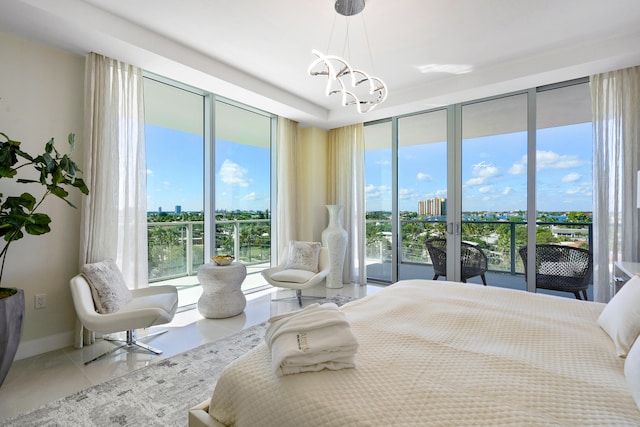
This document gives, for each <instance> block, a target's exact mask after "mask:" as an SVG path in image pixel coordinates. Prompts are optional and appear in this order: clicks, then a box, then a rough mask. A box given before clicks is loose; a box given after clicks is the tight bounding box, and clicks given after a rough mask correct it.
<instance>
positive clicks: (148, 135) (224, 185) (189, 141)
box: [145, 124, 271, 212]
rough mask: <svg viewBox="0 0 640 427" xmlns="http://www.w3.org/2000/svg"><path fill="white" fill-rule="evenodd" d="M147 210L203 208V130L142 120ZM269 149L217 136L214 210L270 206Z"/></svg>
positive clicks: (259, 208) (167, 210)
mask: <svg viewBox="0 0 640 427" xmlns="http://www.w3.org/2000/svg"><path fill="white" fill-rule="evenodd" d="M145 139H146V146H147V211H154V212H155V211H158V208H162V211H163V212H173V211H174V209H175V207H176V206H178V205H179V206H181V209H182V211H196V212H201V211H203V206H204V203H203V194H204V184H203V182H204V172H203V171H204V163H203V158H204V154H203V137H202V135H196V134H191V133H187V132H181V131H177V130H173V129H167V128H163V127H159V126H154V125H149V124H147V125H146V126H145ZM270 164H271V161H270V152H269V150H268V149H266V148H261V147H255V146H250V145H246V144H237V143H235V142H230V141H224V140H217V141H216V152H215V184H216V201H215V203H216V210H244V211H250V210H256V211H257V210H259V211H264V210H266V209H270V191H269V189H270V185H269V181H270Z"/></svg>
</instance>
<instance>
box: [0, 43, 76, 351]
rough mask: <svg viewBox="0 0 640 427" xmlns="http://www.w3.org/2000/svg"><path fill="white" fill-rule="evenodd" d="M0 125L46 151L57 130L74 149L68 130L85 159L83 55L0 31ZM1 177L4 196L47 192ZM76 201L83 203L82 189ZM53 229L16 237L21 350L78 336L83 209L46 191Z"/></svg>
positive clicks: (7, 282) (11, 270) (13, 255)
mask: <svg viewBox="0 0 640 427" xmlns="http://www.w3.org/2000/svg"><path fill="white" fill-rule="evenodd" d="M0 52H1V53H2V67H0V132H4V133H6V134H7V135H8V136H9V137H11V138H12V139H15V140H18V141H22V145H21V148H23V149H24V150H25V151H26V152H28V153H31V154H41V153H42V152H44V144H45V143H46V142H47V141H48V140H49V139H50V138H51V137H54V138H55V140H56V147H57V148H58V150H59V151H61V152H65V153H68V152H69V150H68V144H67V142H66V141H67V135H68V134H69V133H70V132H73V133H75V134H76V151H75V152H74V154H73V158H74V160H76V161H77V162H78V164H79V165H80V167H82V164H83V162H82V131H83V87H84V58H83V57H80V56H76V55H73V54H70V53H68V52H65V51H61V50H57V49H54V48H50V47H46V46H44V45H41V44H36V43H33V42H31V41H28V40H26V39H23V38H19V37H16V36H13V35H9V34H6V33H2V32H0ZM4 181H6V180H3V181H0V193H2V194H3V198H4V197H7V196H8V195H12V194H15V193H16V192H17V191H25V190H27V189H28V190H27V191H29V192H31V193H34V195H36V193H37V194H42V193H41V188H40V186H38V185H36V186H30V185H24V184H20V185H19V184H16V183H12V182H4ZM71 200H72V202H73V203H74V204H75V205H76V206H80V193H79V192H73V194H72V197H71ZM42 211H43V212H46V213H48V214H49V215H50V217H51V219H52V222H51V230H52V231H51V232H50V233H49V234H46V235H42V236H30V235H26V237H24V238H23V239H22V240H20V241H18V242H14V243H12V245H11V247H10V250H9V252H8V256H7V259H6V263H5V267H4V273H3V277H2V286H6V287H17V288H22V289H24V292H25V305H26V314H25V322H24V329H23V335H22V341H21V343H20V347H19V349H18V354H17V355H16V358H18V359H19V358H24V357H28V356H32V355H34V354H39V353H42V352H46V351H50V350H54V349H57V348H61V347H65V346H68V345H72V344H73V340H72V332H73V327H74V322H75V310H74V308H73V304H72V301H71V293H70V291H69V279H70V278H71V277H72V276H73V275H75V274H77V272H78V259H79V255H78V252H79V243H78V242H79V234H80V212H79V210H78V209H73V208H70V207H69V206H68V205H67V204H66V203H64V202H63V201H62V200H60V199H57V198H53V197H51V198H48V199H47V200H46V201H45V203H44V205H43V209H42ZM42 293H44V294H46V295H47V307H46V308H43V309H38V310H36V309H35V308H34V296H35V295H36V294H42Z"/></svg>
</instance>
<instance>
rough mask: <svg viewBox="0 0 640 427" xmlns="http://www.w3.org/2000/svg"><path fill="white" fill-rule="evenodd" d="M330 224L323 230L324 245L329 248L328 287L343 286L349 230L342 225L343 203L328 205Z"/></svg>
mask: <svg viewBox="0 0 640 427" xmlns="http://www.w3.org/2000/svg"><path fill="white" fill-rule="evenodd" d="M326 206H327V209H328V210H329V225H328V226H327V228H325V229H324V230H323V231H322V245H323V246H325V247H326V248H328V249H329V266H330V270H329V274H328V275H327V281H326V283H327V284H326V286H327V288H341V287H342V286H343V285H342V271H343V269H344V256H345V254H346V252H347V231H346V230H345V229H344V228H343V227H342V208H343V207H342V205H326Z"/></svg>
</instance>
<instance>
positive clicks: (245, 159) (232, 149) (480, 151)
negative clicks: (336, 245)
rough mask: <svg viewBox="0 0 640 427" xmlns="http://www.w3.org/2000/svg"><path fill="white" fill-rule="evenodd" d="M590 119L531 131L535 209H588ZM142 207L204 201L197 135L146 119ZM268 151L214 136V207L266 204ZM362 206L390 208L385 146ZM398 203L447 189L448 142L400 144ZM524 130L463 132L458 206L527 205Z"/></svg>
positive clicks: (411, 204)
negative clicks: (534, 147)
mask: <svg viewBox="0 0 640 427" xmlns="http://www.w3.org/2000/svg"><path fill="white" fill-rule="evenodd" d="M591 141H592V138H591V124H590V123H583V124H578V125H571V126H563V127H557V128H549V129H542V130H539V131H538V135H537V144H538V151H537V185H538V193H537V194H538V196H537V203H538V210H539V211H570V210H576V211H591V210H592V208H591V203H592V202H591V200H592V194H591V181H592V179H591V176H592V171H591V164H592V159H591V158H592V154H591V147H592V142H591ZM146 142H147V198H148V203H147V209H148V210H149V211H156V210H157V209H158V207H162V210H163V211H165V212H171V211H173V210H174V208H175V206H176V205H180V206H182V210H183V211H202V209H203V194H204V189H203V160H202V159H203V153H202V144H203V143H202V136H200V135H195V134H189V133H185V132H180V131H176V130H171V129H166V128H161V127H157V126H152V125H147V126H146ZM269 156H270V152H269V150H268V149H266V148H260V147H255V146H250V145H244V144H237V143H234V142H230V141H222V140H219V141H216V160H215V163H216V165H215V170H216V173H215V177H216V207H217V209H226V210H236V209H239V210H265V209H269V206H270V193H269V181H270V171H269V167H270V159H269ZM365 159H366V165H365V169H366V171H365V173H366V179H365V181H366V187H365V194H366V203H367V205H366V206H367V210H368V211H375V210H390V209H391V150H390V149H385V150H368V151H367V153H366V156H365ZM398 163H399V170H400V172H399V176H398V184H399V193H398V199H399V205H400V210H401V211H414V212H415V211H417V209H418V201H419V200H424V199H428V198H432V197H447V184H446V180H447V153H446V144H445V143H444V142H442V143H432V144H425V145H414V146H409V147H401V149H400V152H399V154H398ZM526 170H527V159H526V133H524V132H520V133H513V134H504V135H493V136H490V137H481V138H473V139H467V140H465V141H463V145H462V183H463V184H462V186H463V187H462V194H463V199H462V210H463V211H511V210H525V209H526V207H527V206H526V191H527V189H526Z"/></svg>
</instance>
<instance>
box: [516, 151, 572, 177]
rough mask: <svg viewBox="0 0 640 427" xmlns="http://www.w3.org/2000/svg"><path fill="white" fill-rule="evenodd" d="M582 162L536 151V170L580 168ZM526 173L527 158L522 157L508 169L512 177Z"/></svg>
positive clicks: (556, 154)
mask: <svg viewBox="0 0 640 427" xmlns="http://www.w3.org/2000/svg"><path fill="white" fill-rule="evenodd" d="M583 164H584V162H583V161H582V160H580V159H579V158H578V156H569V155H566V154H558V153H556V152H554V151H545V150H538V151H536V170H538V171H540V170H543V169H569V168H575V167H578V166H582V165H583ZM526 172H527V156H526V155H524V156H522V158H521V159H520V160H518V161H517V162H516V163H514V164H513V165H512V166H511V168H510V169H509V173H510V174H513V175H522V174H524V173H526Z"/></svg>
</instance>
